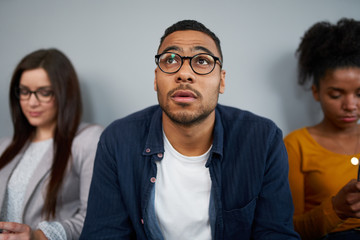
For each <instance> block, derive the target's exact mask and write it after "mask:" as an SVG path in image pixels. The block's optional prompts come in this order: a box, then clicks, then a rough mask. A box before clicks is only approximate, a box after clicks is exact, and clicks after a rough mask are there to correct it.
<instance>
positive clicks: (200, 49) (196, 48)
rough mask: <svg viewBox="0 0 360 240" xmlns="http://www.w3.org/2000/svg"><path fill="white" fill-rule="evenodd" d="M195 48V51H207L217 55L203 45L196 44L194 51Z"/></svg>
mask: <svg viewBox="0 0 360 240" xmlns="http://www.w3.org/2000/svg"><path fill="white" fill-rule="evenodd" d="M194 50H195V51H203V52H206V53H208V54H211V55H213V56H215V55H214V53H213V52H211V51H210V50H209V49H207V48H206V47H203V46H195V47H194V48H193V51H194Z"/></svg>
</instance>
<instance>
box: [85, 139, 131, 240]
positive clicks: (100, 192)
mask: <svg viewBox="0 0 360 240" xmlns="http://www.w3.org/2000/svg"><path fill="white" fill-rule="evenodd" d="M109 145H111V143H110V141H108V142H106V137H104V136H102V137H101V139H100V142H99V144H98V148H97V152H96V158H95V165H94V173H93V177H92V182H91V187H90V194H89V202H88V208H87V213H86V218H85V223H84V228H83V231H82V233H81V236H80V240H97V239H100V238H102V239H105V238H104V236H111V239H123V240H125V239H132V238H134V229H133V227H132V224H131V222H130V219H129V215H128V213H127V211H126V208H125V205H124V203H123V198H122V195H121V191H120V188H119V183H118V176H117V165H116V159H115V158H114V156H113V155H112V153H111V151H109V147H110V146H109ZM107 239H110V238H107Z"/></svg>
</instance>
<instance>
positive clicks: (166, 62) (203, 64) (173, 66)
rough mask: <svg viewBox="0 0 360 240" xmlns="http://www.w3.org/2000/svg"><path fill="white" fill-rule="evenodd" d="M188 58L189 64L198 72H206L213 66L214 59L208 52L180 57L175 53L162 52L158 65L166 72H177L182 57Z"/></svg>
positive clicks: (181, 62)
mask: <svg viewBox="0 0 360 240" xmlns="http://www.w3.org/2000/svg"><path fill="white" fill-rule="evenodd" d="M184 58H185V59H186V58H189V59H191V60H190V66H191V68H192V69H193V70H194V72H196V73H198V74H208V73H210V72H211V71H212V70H213V69H214V67H215V59H214V58H213V57H212V56H211V55H209V54H198V55H195V56H193V57H181V56H180V55H178V54H175V53H163V54H161V55H160V57H159V67H160V68H161V70H163V71H164V72H167V73H175V72H177V71H178V70H179V69H180V68H181V66H182V64H183V59H184Z"/></svg>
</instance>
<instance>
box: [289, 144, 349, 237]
mask: <svg viewBox="0 0 360 240" xmlns="http://www.w3.org/2000/svg"><path fill="white" fill-rule="evenodd" d="M284 142H285V146H286V149H287V153H288V159H289V183H290V188H291V192H292V197H293V203H294V217H293V222H294V228H295V230H296V231H297V232H298V233H299V234H300V235H301V237H302V239H304V240H306V239H319V238H321V237H322V236H324V235H326V234H327V233H329V232H331V231H332V230H333V229H334V228H336V227H337V226H338V225H339V224H341V223H342V222H343V221H342V220H341V219H340V218H339V217H338V216H337V214H336V213H335V211H334V209H333V206H332V202H331V197H329V198H328V199H326V200H325V201H323V202H322V204H321V205H319V206H317V207H315V208H313V209H312V210H310V211H307V212H305V174H304V173H303V172H302V170H301V162H302V157H301V156H302V154H301V152H300V151H301V150H300V147H299V146H298V144H297V143H296V142H297V141H295V140H293V139H291V138H290V139H287V138H285V141H284Z"/></svg>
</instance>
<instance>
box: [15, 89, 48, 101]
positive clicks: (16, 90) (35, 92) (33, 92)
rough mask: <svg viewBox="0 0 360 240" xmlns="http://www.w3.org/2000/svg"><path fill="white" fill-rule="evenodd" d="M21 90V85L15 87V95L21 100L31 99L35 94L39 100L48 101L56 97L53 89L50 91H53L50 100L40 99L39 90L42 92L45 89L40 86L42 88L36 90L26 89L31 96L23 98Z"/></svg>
mask: <svg viewBox="0 0 360 240" xmlns="http://www.w3.org/2000/svg"><path fill="white" fill-rule="evenodd" d="M20 90H21V88H20V87H17V88H15V96H16V97H17V98H18V99H19V100H26V101H27V100H29V99H30V98H31V95H32V94H34V95H35V97H36V99H37V100H38V101H39V102H43V103H48V102H51V100H52V99H53V98H54V96H55V93H54V91H53V90H49V91H50V92H51V96H50V98H49V100H48V101H42V100H40V99H39V97H38V92H40V91H41V90H44V89H41V88H40V89H37V90H35V91H30V90H29V89H26V90H27V91H28V94H29V97H28V98H26V99H21V94H20Z"/></svg>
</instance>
